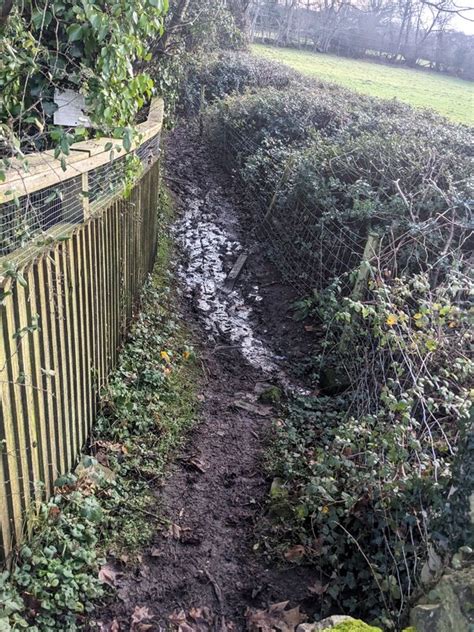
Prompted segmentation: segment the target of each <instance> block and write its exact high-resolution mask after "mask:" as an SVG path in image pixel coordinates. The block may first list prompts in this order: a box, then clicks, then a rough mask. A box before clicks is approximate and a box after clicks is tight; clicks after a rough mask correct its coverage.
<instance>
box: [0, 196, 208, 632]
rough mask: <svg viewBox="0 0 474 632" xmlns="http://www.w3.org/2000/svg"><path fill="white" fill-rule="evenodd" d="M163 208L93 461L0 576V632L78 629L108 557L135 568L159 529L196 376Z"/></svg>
mask: <svg viewBox="0 0 474 632" xmlns="http://www.w3.org/2000/svg"><path fill="white" fill-rule="evenodd" d="M161 208H162V225H161V230H160V242H159V247H158V258H157V263H156V267H155V272H154V273H153V275H152V277H151V279H150V281H149V282H148V283H147V285H146V287H145V288H144V290H143V294H142V299H141V308H142V309H141V312H140V315H139V317H138V319H137V320H136V322H135V323H134V324H133V327H132V330H131V333H130V336H129V340H128V341H127V343H126V344H125V346H124V349H123V351H122V353H121V355H120V360H119V363H118V366H117V369H116V370H115V371H114V373H113V374H112V375H111V376H110V380H109V385H108V387H107V389H106V391H105V392H104V393H103V395H102V398H101V408H100V413H99V416H98V419H97V423H96V426H95V431H94V435H93V437H92V438H91V440H90V446H89V447H90V453H91V455H87V456H83V458H82V460H81V463H80V465H79V467H78V468H77V469H76V470H75V471H74V472H73V473H69V474H67V475H65V476H62V477H61V478H60V479H58V480H57V481H56V487H55V493H54V495H53V497H52V498H51V499H50V500H49V501H48V502H46V503H44V504H42V505H41V507H40V510H39V513H38V515H37V517H35V518H34V519H33V518H32V520H33V536H32V538H31V540H30V542H28V543H27V544H25V545H24V546H22V547H21V549H20V551H19V554H18V558H17V559H16V560H15V563H14V566H13V569H12V570H11V572H8V571H5V572H4V573H3V574H2V575H1V576H0V630H1V631H2V632H3V631H5V632H6V631H7V630H19V629H28V630H31V631H32V632H33V631H35V630H38V631H39V630H61V631H62V630H68V631H71V632H73V631H74V630H78V629H82V628H83V627H84V626H85V625H86V622H87V618H88V615H89V614H90V612H91V611H92V610H93V609H94V608H95V607H97V603H98V601H100V600H103V599H105V598H106V597H107V591H108V590H109V589H108V588H107V586H106V584H105V583H104V572H106V571H104V570H101V569H103V566H104V563H105V559H103V558H104V556H105V554H106V553H107V554H111V555H114V556H116V557H122V559H127V558H133V553H134V549H135V550H138V549H139V548H140V547H142V546H143V545H144V544H146V542H147V540H148V537H149V536H150V535H151V533H152V532H153V529H154V528H156V522H157V521H158V523H160V521H162V520H163V519H162V518H161V516H159V515H155V514H153V512H151V511H150V506H151V504H152V500H153V499H152V496H151V494H150V491H149V490H150V480H152V479H153V480H156V479H157V478H159V477H160V476H162V474H163V471H164V467H165V464H166V462H167V461H168V459H169V457H170V455H171V454H172V452H173V450H174V449H175V448H176V447H177V446H178V445H179V444H180V442H181V440H182V437H183V433H184V432H185V431H186V429H188V428H189V427H190V426H191V425H192V423H193V420H194V415H195V405H196V400H195V396H194V388H193V387H194V385H195V384H196V380H197V379H198V376H197V369H196V367H195V362H194V359H193V358H194V354H193V351H192V349H191V347H190V346H189V344H188V337H187V333H186V331H185V330H184V329H183V328H182V326H181V325H180V324H179V323H178V322H177V321H176V314H175V312H176V308H175V298H174V290H173V278H172V271H171V269H170V258H171V256H172V250H171V249H172V245H171V238H170V236H169V233H168V232H167V225H168V223H169V221H170V219H171V213H172V207H171V205H170V203H169V200H168V199H167V197H166V196H165V195H164V196H163V200H162V207H161ZM153 522H154V523H155V524H153ZM125 553H126V555H127V558H123V554H125Z"/></svg>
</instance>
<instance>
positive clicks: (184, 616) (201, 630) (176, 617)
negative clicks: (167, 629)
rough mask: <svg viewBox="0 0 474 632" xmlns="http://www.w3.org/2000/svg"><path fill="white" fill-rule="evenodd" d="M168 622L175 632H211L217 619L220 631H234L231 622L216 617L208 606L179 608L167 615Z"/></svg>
mask: <svg viewBox="0 0 474 632" xmlns="http://www.w3.org/2000/svg"><path fill="white" fill-rule="evenodd" d="M168 619H169V622H170V624H171V626H172V628H173V630H176V631H177V632H211V630H214V629H216V622H217V621H219V626H218V629H219V630H220V632H234V631H235V626H234V624H233V623H232V622H227V621H224V620H223V619H222V618H221V617H217V616H216V615H215V614H214V613H213V612H212V610H211V609H210V608H207V607H206V606H203V607H201V608H191V609H190V610H189V612H187V613H186V612H185V611H184V610H180V611H179V612H173V614H171V615H170V616H169V617H168Z"/></svg>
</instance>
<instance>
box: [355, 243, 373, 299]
mask: <svg viewBox="0 0 474 632" xmlns="http://www.w3.org/2000/svg"><path fill="white" fill-rule="evenodd" d="M379 242H380V237H379V235H377V233H374V232H369V234H368V236H367V241H366V243H365V248H364V253H363V255H362V261H361V262H360V265H359V269H358V271H357V277H356V280H355V283H354V289H353V290H352V293H351V298H352V300H353V301H361V300H362V299H363V298H364V295H365V290H366V289H367V279H368V276H369V270H370V267H369V261H370V260H371V259H373V258H374V257H375V255H376V254H377V248H378V245H379Z"/></svg>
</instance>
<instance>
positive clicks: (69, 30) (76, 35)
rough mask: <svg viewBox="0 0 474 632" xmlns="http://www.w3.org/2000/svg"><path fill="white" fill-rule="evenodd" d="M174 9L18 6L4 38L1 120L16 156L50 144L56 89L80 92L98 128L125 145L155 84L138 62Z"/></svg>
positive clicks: (145, 1)
mask: <svg viewBox="0 0 474 632" xmlns="http://www.w3.org/2000/svg"><path fill="white" fill-rule="evenodd" d="M167 8H168V5H167V0H137V1H136V2H133V3H130V2H126V1H125V0H120V1H117V2H114V3H113V5H109V4H108V3H107V2H104V1H103V0H95V1H89V0H84V1H83V2H81V3H79V4H78V3H76V2H73V1H72V0H62V1H56V2H35V3H33V2H30V1H28V2H24V3H22V4H21V5H19V6H18V7H17V8H15V9H14V10H13V12H12V13H11V14H10V16H9V18H8V19H7V21H6V22H5V24H4V25H3V27H1V29H2V34H1V35H2V37H1V41H0V55H1V56H2V61H3V62H4V63H3V64H2V66H1V68H0V90H1V92H2V99H1V102H0V124H1V125H2V128H1V129H2V132H3V136H4V137H5V141H6V143H7V146H8V147H9V148H10V151H11V153H13V154H15V153H16V152H17V151H18V150H19V149H20V147H21V149H22V150H29V151H31V150H38V149H42V148H44V147H45V146H48V144H49V143H50V137H49V134H48V131H49V130H48V126H49V125H50V124H51V120H52V114H53V113H54V111H55V108H56V106H55V104H54V101H53V96H54V90H55V88H60V89H64V88H72V89H74V90H76V91H80V92H81V93H82V94H83V95H84V96H85V98H86V103H87V105H88V107H89V110H90V116H91V119H92V120H93V122H94V123H96V125H97V126H98V128H99V129H101V130H103V131H106V132H111V131H115V133H116V134H117V135H118V137H123V139H124V144H125V142H126V137H127V133H128V131H127V130H128V126H129V125H130V124H132V123H133V120H134V118H135V116H136V114H137V112H138V110H139V109H140V108H141V107H142V106H143V105H144V103H145V101H146V99H148V98H149V97H150V95H151V91H152V87H153V82H152V80H151V78H150V77H149V76H148V75H147V74H146V73H144V72H138V73H137V72H136V65H137V64H138V63H139V62H144V61H147V59H148V44H149V42H150V40H151V39H153V38H155V37H157V36H159V35H160V34H161V33H162V31H163V19H164V15H165V13H166V11H167ZM53 140H54V139H53ZM60 140H61V142H59V141H58V142H57V143H56V141H55V143H54V144H57V146H58V147H60V151H61V152H62V153H63V154H68V151H69V145H70V140H71V139H68V138H67V137H66V136H63V137H62V138H61V139H60Z"/></svg>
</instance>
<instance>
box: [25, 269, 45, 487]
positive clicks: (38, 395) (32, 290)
mask: <svg viewBox="0 0 474 632" xmlns="http://www.w3.org/2000/svg"><path fill="white" fill-rule="evenodd" d="M37 268H38V265H37V264H34V265H32V266H30V267H29V269H28V271H27V272H26V273H25V279H26V282H27V284H28V301H27V303H26V309H27V320H28V322H30V323H32V322H33V320H34V319H37V329H36V331H33V332H31V334H30V336H29V340H28V351H29V356H30V357H29V363H30V370H31V378H30V380H31V386H30V388H31V389H32V394H33V400H34V410H35V419H36V426H37V429H36V436H37V441H38V444H39V445H38V458H39V480H40V481H41V482H42V483H43V484H44V489H45V491H46V493H48V492H49V490H50V488H51V480H50V467H49V463H50V460H51V455H50V443H49V437H48V429H47V415H48V408H47V406H46V405H45V396H44V390H43V383H42V382H43V380H42V375H41V352H40V340H41V338H42V336H43V332H42V330H41V323H40V319H39V310H38V305H37V302H36V296H37V285H36V283H37V280H38V277H37V275H36V274H35V271H36V269H37ZM28 421H29V423H30V420H28ZM42 498H43V493H41V494H40V499H42Z"/></svg>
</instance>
